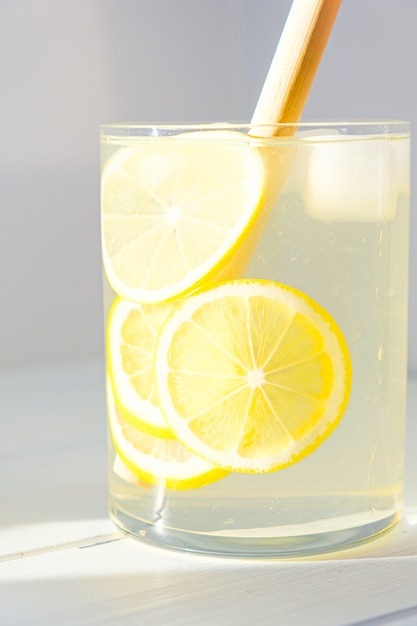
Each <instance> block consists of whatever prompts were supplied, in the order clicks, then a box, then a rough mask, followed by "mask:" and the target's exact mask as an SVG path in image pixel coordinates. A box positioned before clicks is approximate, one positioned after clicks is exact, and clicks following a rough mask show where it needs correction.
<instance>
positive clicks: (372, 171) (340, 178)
mask: <svg viewBox="0 0 417 626" xmlns="http://www.w3.org/2000/svg"><path fill="white" fill-rule="evenodd" d="M392 143H393V142H388V141H385V140H384V139H381V138H377V137H376V136H363V135H361V136H359V135H358V136H349V137H346V136H341V135H339V136H335V135H331V136H329V135H327V136H323V137H316V138H315V139H314V142H312V143H311V144H310V145H309V147H308V149H307V159H306V165H305V167H306V169H305V176H304V185H303V200H304V204H305V210H306V212H307V213H308V214H309V215H310V216H311V217H313V218H314V219H317V220H322V221H326V222H377V221H386V220H390V219H392V218H393V217H394V216H395V212H396V207H397V199H398V193H399V176H398V171H397V170H398V163H397V161H398V158H397V157H396V152H395V150H394V148H393V146H392V145H391V144H392Z"/></svg>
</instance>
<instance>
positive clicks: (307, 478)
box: [105, 137, 408, 556]
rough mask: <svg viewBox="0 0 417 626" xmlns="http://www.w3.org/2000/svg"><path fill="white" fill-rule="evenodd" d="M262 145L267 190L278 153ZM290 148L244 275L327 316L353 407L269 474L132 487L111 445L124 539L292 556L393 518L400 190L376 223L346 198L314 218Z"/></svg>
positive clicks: (402, 350)
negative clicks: (293, 292) (297, 296)
mask: <svg viewBox="0 0 417 626" xmlns="http://www.w3.org/2000/svg"><path fill="white" fill-rule="evenodd" d="M394 142H396V143H395V145H399V144H400V143H401V145H402V144H406V143H407V142H408V139H407V138H406V137H399V138H392V139H390V140H389V141H388V140H386V141H385V142H381V146H382V143H384V144H387V143H390V144H391V145H392V146H394ZM364 143H366V142H364ZM269 145H270V144H269ZM294 147H295V155H294ZM394 148H395V146H394ZM365 149H366V146H365ZM384 149H386V145H385V147H384ZM263 150H264V153H265V162H266V163H267V164H268V167H269V168H270V169H269V172H268V176H269V179H268V180H269V182H270V184H271V185H274V178H275V177H276V176H279V174H278V173H276V165H277V161H276V160H275V156H274V155H275V154H278V152H277V149H276V148H274V147H272V148H271V147H269V148H266V147H265V148H263ZM282 150H283V148H282V146H281V147H279V154H280V156H279V160H280V161H281V160H282ZM289 150H291V151H292V155H291V163H292V167H291V169H290V171H289V173H288V176H287V178H286V182H285V184H284V185H283V186H282V188H281V190H280V193H279V196H278V199H277V201H276V203H275V205H274V208H273V210H272V211H271V215H270V217H269V221H268V223H267V225H266V227H265V228H264V230H263V233H262V236H261V238H260V240H259V242H258V245H257V247H256V249H255V251H254V252H253V254H252V256H251V259H250V260H248V264H247V267H246V270H245V276H246V277H250V278H263V279H271V280H275V281H278V282H281V283H284V284H288V285H291V286H292V287H295V288H297V289H299V290H301V291H303V292H304V293H306V294H308V295H309V296H310V297H311V298H313V299H314V300H315V301H316V302H318V303H319V304H320V305H321V306H322V307H324V308H325V309H327V310H328V311H329V313H330V314H331V315H332V316H333V317H334V319H335V320H336V322H337V324H338V325H339V327H340V328H341V330H342V332H343V333H344V336H345V338H346V340H347V342H348V345H349V350H350V355H351V359H352V373H353V374H352V375H353V378H352V392H351V398H350V402H349V406H348V409H347V411H346V413H345V415H344V417H343V419H342V422H341V423H340V425H339V426H338V427H337V428H336V430H335V431H334V432H333V433H332V434H331V436H330V437H329V438H328V439H327V440H326V441H324V443H322V444H321V445H320V446H319V448H318V449H316V450H315V451H314V452H313V453H312V454H310V455H309V456H308V457H306V458H304V459H303V460H301V461H300V462H298V463H296V464H294V465H292V466H290V467H288V468H285V469H283V470H281V471H278V472H274V473H271V474H267V475H265V474H262V475H248V474H233V473H232V474H230V476H228V477H226V478H224V479H222V480H220V481H218V482H216V483H213V484H211V485H208V486H205V487H201V488H198V489H191V490H185V491H175V490H168V489H166V490H165V489H163V488H162V487H161V488H160V487H155V486H151V485H149V486H144V487H138V486H135V485H133V484H131V483H129V482H128V481H126V480H124V479H122V478H120V477H119V476H118V475H117V474H115V473H114V472H113V471H112V467H113V462H114V451H113V449H112V446H111V445H110V511H111V515H112V517H113V519H114V520H115V521H116V523H117V524H118V525H119V526H120V527H121V528H123V529H124V530H126V531H127V532H129V533H131V534H134V535H137V536H140V537H142V538H145V539H148V540H150V541H155V542H161V543H165V544H167V545H170V546H173V547H178V548H182V549H186V550H196V551H206V552H212V553H219V554H235V555H260V556H261V555H282V556H285V555H289V556H291V555H300V554H308V553H314V552H319V551H323V550H330V549H334V548H335V547H340V546H342V545H348V544H350V543H354V542H357V541H360V540H362V539H365V538H367V537H369V536H373V535H375V534H377V533H379V532H381V531H383V530H385V529H386V528H387V527H389V526H390V525H392V524H393V523H394V522H395V521H396V520H397V519H398V516H399V515H400V512H401V506H402V490H403V466H404V458H403V451H404V423H405V396H406V345H407V284H408V249H407V246H408V194H407V188H406V187H404V186H403V187H402V188H401V189H400V190H399V193H398V194H396V195H395V203H396V204H395V206H392V207H389V211H388V213H387V214H386V215H385V216H384V217H383V219H378V216H376V215H375V212H374V209H373V208H372V207H371V208H370V209H369V215H368V216H366V215H365V216H362V218H361V221H359V220H358V219H356V218H354V214H353V217H352V213H350V212H349V211H350V206H349V202H347V201H346V198H345V199H344V200H343V207H341V208H340V210H339V213H338V218H337V219H334V220H329V218H328V215H327V214H323V216H321V215H320V206H319V208H318V209H317V207H316V208H314V210H313V211H312V209H311V206H309V205H308V203H309V201H310V199H309V197H308V193H306V179H308V167H309V163H310V161H309V153H308V151H309V150H310V143H309V142H306V141H304V142H302V143H301V142H300V143H299V144H297V143H296V142H293V143H292V145H291V147H290V148H289ZM268 152H269V153H268ZM313 182H314V181H313ZM358 184H359V183H358ZM375 193H377V191H376V190H375ZM312 203H313V205H314V199H313V201H312ZM337 210H338V209H337V207H335V211H337ZM352 210H353V209H352ZM317 211H318V212H317ZM105 294H106V298H105V300H106V310H107V309H108V307H109V305H110V303H111V300H112V298H113V297H114V294H113V292H112V291H111V289H110V287H109V286H108V285H107V284H106V285H105Z"/></svg>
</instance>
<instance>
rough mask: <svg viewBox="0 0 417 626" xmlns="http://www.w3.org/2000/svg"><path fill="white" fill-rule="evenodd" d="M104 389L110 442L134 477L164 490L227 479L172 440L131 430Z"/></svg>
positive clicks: (188, 487) (132, 428)
mask: <svg viewBox="0 0 417 626" xmlns="http://www.w3.org/2000/svg"><path fill="white" fill-rule="evenodd" d="M107 389H108V392H107V405H108V416H109V427H110V433H111V437H112V441H113V444H114V447H115V450H116V453H117V454H118V455H119V457H120V459H121V460H122V462H123V463H124V465H125V466H126V468H127V470H129V471H130V472H132V474H133V475H134V476H136V477H137V478H139V479H140V480H143V481H145V482H146V483H150V484H153V485H158V486H163V487H166V488H168V489H191V488H195V487H202V486H204V485H208V484H210V483H212V482H214V481H216V480H220V479H221V478H224V477H225V476H227V472H224V471H223V470H221V469H219V468H215V467H213V466H212V465H210V464H209V463H206V462H205V461H203V460H202V459H200V458H199V457H197V456H195V455H193V454H191V453H190V452H188V450H186V449H185V448H184V447H183V446H182V445H181V444H180V443H179V442H178V441H176V440H175V439H165V438H159V437H154V436H152V435H149V434H147V433H144V432H141V431H140V430H139V429H137V428H134V427H133V426H132V425H131V424H129V422H126V420H124V419H123V416H121V415H120V414H119V412H118V411H117V407H116V404H115V402H114V397H113V392H112V386H111V384H110V381H108V384H107ZM131 482H133V481H131ZM139 484H140V483H139Z"/></svg>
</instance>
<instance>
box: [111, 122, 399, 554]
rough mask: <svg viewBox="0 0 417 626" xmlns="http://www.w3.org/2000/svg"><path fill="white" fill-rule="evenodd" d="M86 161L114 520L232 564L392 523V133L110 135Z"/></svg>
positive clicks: (291, 129)
mask: <svg viewBox="0 0 417 626" xmlns="http://www.w3.org/2000/svg"><path fill="white" fill-rule="evenodd" d="M265 135H266V136H265ZM101 154H102V174H101V217H102V250H103V265H104V276H105V279H104V303H105V319H106V363H107V402H108V423H109V448H110V452H109V463H110V514H111V517H112V519H113V520H114V522H115V523H116V524H117V526H119V527H120V528H121V529H122V530H124V531H125V532H127V533H129V534H131V535H133V536H136V537H138V538H141V539H145V540H148V541H151V542H155V543H158V544H162V545H165V546H170V547H175V548H180V549H183V550H189V551H196V552H206V553H212V554H221V555H240V556H297V555H306V554H313V553H316V552H323V551H330V550H334V549H337V548H341V547H345V546H347V545H351V544H354V543H357V542H359V541H362V540H364V539H367V538H370V537H372V536H375V535H377V534H378V533H381V532H382V531H384V530H386V529H388V528H389V527H391V526H392V525H393V524H394V523H395V522H396V521H397V520H398V519H399V516H400V515H401V508H402V498H403V468H404V427H405V401H406V374H407V291H408V237H409V234H408V233H409V125H408V123H407V122H402V121H381V122H362V123H360V122H355V123H347V122H343V123H320V124H299V125H297V126H295V125H294V126H292V125H286V126H280V125H276V126H269V127H265V128H260V127H256V128H252V127H251V126H250V125H246V126H242V125H234V124H216V125H213V124H210V125H199V126H197V125H195V126H184V125H182V126H141V125H132V124H130V125H126V124H113V125H107V126H103V127H102V128H101Z"/></svg>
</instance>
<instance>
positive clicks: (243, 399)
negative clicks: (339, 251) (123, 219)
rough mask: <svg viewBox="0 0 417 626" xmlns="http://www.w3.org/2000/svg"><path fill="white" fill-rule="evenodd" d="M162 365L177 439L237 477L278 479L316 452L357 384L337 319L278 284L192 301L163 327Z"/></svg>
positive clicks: (241, 286)
mask: <svg viewBox="0 0 417 626" xmlns="http://www.w3.org/2000/svg"><path fill="white" fill-rule="evenodd" d="M155 363H156V376H157V388H158V394H159V399H160V405H161V408H162V410H163V412H164V414H165V417H166V419H167V422H168V424H169V425H170V426H171V428H172V430H173V432H174V433H175V435H176V437H177V438H178V440H180V441H181V442H182V443H183V444H184V445H185V446H186V447H187V448H188V449H189V450H191V451H192V452H193V453H194V454H197V455H199V456H201V457H202V458H203V459H205V460H206V461H207V462H209V463H212V464H213V465H217V466H219V467H222V468H224V469H227V470H232V471H238V472H252V473H258V472H271V471H274V470H277V469H280V468H282V467H285V466H288V465H291V464H292V463H295V462H296V461H298V460H300V459H301V458H303V457H304V456H306V455H307V454H309V453H311V452H312V451H313V450H315V449H316V448H317V447H318V446H319V444H320V443H321V442H322V441H323V440H324V439H325V438H326V437H327V436H328V435H329V434H330V433H331V432H332V431H333V430H334V428H335V427H336V425H337V424H338V423H339V421H340V419H341V418H342V415H343V413H344V410H345V408H346V406H347V403H348V398H349V393H350V386H351V365H350V358H349V353H348V348H347V345H346V342H345V340H344V338H343V335H342V333H341V331H340V330H339V328H338V326H337V325H336V323H335V322H334V320H333V319H332V318H331V317H330V315H329V314H328V313H327V312H326V311H325V310H323V309H322V308H321V307H320V306H319V305H318V304H316V303H315V302H313V301H312V300H311V299H309V298H308V297H307V296H306V295H304V294H302V293H301V292H298V291H296V290H295V289H292V288H290V287H286V286H283V285H280V284H278V283H275V282H273V281H262V280H243V279H242V280H236V281H230V282H225V283H221V284H219V286H217V287H214V288H211V289H207V290H205V291H202V292H200V293H199V294H197V295H193V296H190V297H189V298H188V299H187V300H186V301H184V303H183V304H182V305H181V306H179V308H178V309H177V310H176V311H175V312H174V313H173V314H172V315H171V317H169V318H168V320H167V322H166V323H165V325H164V327H163V329H162V331H161V335H160V338H159V342H158V348H157V355H156V361H155Z"/></svg>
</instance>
